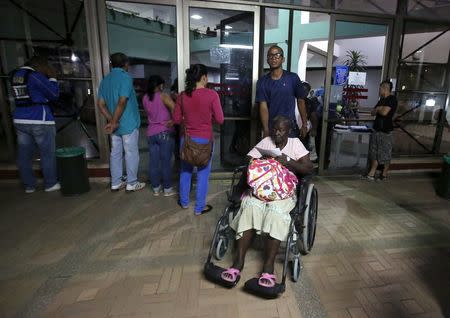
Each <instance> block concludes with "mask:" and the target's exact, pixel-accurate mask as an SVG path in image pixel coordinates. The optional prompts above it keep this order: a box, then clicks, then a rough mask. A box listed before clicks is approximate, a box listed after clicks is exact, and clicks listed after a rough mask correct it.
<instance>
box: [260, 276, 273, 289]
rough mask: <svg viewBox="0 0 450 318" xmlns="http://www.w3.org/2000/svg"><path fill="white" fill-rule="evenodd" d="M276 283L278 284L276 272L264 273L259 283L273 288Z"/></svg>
mask: <svg viewBox="0 0 450 318" xmlns="http://www.w3.org/2000/svg"><path fill="white" fill-rule="evenodd" d="M267 281H268V282H267ZM275 284H276V277H275V275H274V274H269V273H262V274H261V276H260V277H259V279H258V285H259V286H261V287H267V288H272V287H274V286H275Z"/></svg>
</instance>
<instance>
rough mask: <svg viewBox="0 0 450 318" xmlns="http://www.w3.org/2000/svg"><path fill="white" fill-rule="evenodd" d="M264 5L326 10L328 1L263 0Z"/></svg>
mask: <svg viewBox="0 0 450 318" xmlns="http://www.w3.org/2000/svg"><path fill="white" fill-rule="evenodd" d="M263 2H266V3H277V4H289V5H294V6H304V7H312V8H327V7H328V2H329V0H263Z"/></svg>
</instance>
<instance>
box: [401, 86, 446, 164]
mask: <svg viewBox="0 0 450 318" xmlns="http://www.w3.org/2000/svg"><path fill="white" fill-rule="evenodd" d="M446 97H447V95H445V94H427V93H411V92H399V93H398V94H397V98H398V110H397V113H396V116H395V118H396V122H397V124H398V126H399V128H397V129H395V130H394V148H393V153H394V154H395V155H418V154H429V153H431V152H432V150H433V143H434V139H435V134H436V127H437V123H438V122H439V118H440V116H441V112H442V110H443V109H444V105H445V99H446Z"/></svg>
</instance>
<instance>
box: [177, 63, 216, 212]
mask: <svg viewBox="0 0 450 318" xmlns="http://www.w3.org/2000/svg"><path fill="white" fill-rule="evenodd" d="M207 83H208V72H207V69H206V66H205V65H203V64H194V65H191V67H190V68H189V69H187V70H186V87H185V91H184V92H182V93H181V94H179V95H178V98H177V103H176V106H175V111H174V114H173V120H174V122H175V123H176V124H183V125H184V126H185V127H186V130H187V133H188V135H189V137H191V139H192V140H193V141H195V142H197V143H200V144H207V143H208V142H210V141H213V140H214V139H213V138H214V136H213V130H212V125H213V123H217V124H220V125H221V124H222V123H223V119H224V118H223V112H222V106H221V105H220V100H219V95H217V93H216V92H215V91H214V90H212V89H209V88H206V84H207ZM181 99H183V109H181ZM182 133H183V131H182ZM183 142H184V137H183V136H182V137H181V142H180V145H181V147H182V145H183ZM193 168H194V167H193V166H192V165H191V164H189V163H187V162H185V161H183V160H182V161H181V172H180V189H179V190H180V205H181V207H183V208H185V209H187V208H188V207H189V192H190V188H191V178H192V170H193ZM210 172H211V159H210V160H209V162H208V164H207V165H206V166H204V167H197V193H196V203H195V207H194V213H195V215H201V214H202V213H206V212H208V211H210V210H211V209H212V207H211V206H210V205H206V195H207V193H208V181H209V180H208V179H209V174H210Z"/></svg>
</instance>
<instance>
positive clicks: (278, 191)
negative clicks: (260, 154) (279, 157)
mask: <svg viewBox="0 0 450 318" xmlns="http://www.w3.org/2000/svg"><path fill="white" fill-rule="evenodd" d="M247 183H248V185H249V186H250V187H251V188H252V190H253V191H252V193H253V195H254V196H255V197H257V198H258V199H260V200H262V201H275V200H283V199H287V198H290V197H292V196H293V195H295V190H296V187H297V184H298V179H297V177H296V176H295V174H294V173H293V172H291V171H290V170H288V169H287V168H286V167H284V166H283V165H282V164H281V163H279V162H278V161H276V160H275V159H254V160H252V162H251V163H250V165H249V166H248V173H247Z"/></svg>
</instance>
